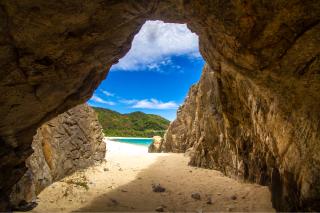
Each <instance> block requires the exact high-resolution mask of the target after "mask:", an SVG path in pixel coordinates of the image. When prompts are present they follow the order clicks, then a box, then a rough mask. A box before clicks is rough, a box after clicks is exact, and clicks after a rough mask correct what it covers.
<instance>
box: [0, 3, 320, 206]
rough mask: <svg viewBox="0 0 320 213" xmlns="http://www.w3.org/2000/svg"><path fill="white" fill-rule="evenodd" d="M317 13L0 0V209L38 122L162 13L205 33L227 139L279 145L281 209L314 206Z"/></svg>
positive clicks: (70, 100)
mask: <svg viewBox="0 0 320 213" xmlns="http://www.w3.org/2000/svg"><path fill="white" fill-rule="evenodd" d="M319 14H320V2H319V1H316V0H306V1H299V0H292V1H283V0H275V1H259V0H236V1H233V0H214V1H206V0H181V1H175V0H163V1H158V0H155V1H148V0H142V1H126V0H119V1H102V0H92V1H70V0H60V1H54V0H48V1H40V0H28V1H21V0H0V20H1V21H0V59H1V60H0V65H1V70H0V117H1V118H2V119H1V120H0V147H1V150H0V162H1V163H0V174H1V175H0V209H8V205H7V204H8V195H9V194H10V191H11V188H12V186H13V185H14V184H15V183H16V182H17V181H18V180H19V179H20V178H21V176H22V175H23V174H24V173H25V171H26V168H25V162H24V161H25V160H26V159H27V157H28V156H29V155H30V154H31V152H32V149H31V142H32V137H33V135H34V134H35V133H36V130H37V128H38V127H39V126H40V125H41V124H43V123H44V122H45V121H48V120H49V119H51V118H53V117H55V116H57V115H58V114H60V113H62V112H64V111H66V110H68V109H70V108H71V107H73V106H75V105H77V104H79V103H84V102H85V101H86V100H88V99H89V98H90V96H91V95H92V93H93V91H94V89H95V88H96V87H97V86H98V84H99V83H100V82H101V81H102V80H103V79H104V78H105V77H106V75H107V73H108V70H109V68H110V67H111V65H112V64H114V63H116V62H117V61H118V60H119V59H120V58H121V57H122V56H124V54H125V53H126V52H127V51H128V50H129V48H130V44H131V42H132V39H133V36H134V35H135V34H136V33H137V32H138V31H139V29H140V27H141V26H142V24H143V23H144V22H145V21H146V20H147V19H161V20H164V21H168V22H176V23H187V25H188V27H189V28H190V29H191V30H192V31H194V32H196V33H197V34H198V35H199V38H200V51H201V53H202V56H203V57H204V59H205V60H206V62H207V63H208V65H209V66H210V67H211V69H213V70H214V72H215V75H216V76H217V77H216V81H217V85H216V87H217V88H218V89H219V93H218V94H219V95H220V96H219V98H218V101H219V100H220V101H221V103H222V104H223V106H224V108H223V110H224V114H223V115H226V116H227V118H222V119H223V121H225V119H227V120H228V122H227V123H225V122H223V125H224V129H225V130H228V132H227V133H224V135H222V136H226V135H228V137H229V136H230V138H229V139H228V140H226V139H224V138H223V139H224V141H225V142H226V143H227V142H228V143H234V144H238V142H237V141H249V142H248V144H249V145H248V148H245V149H251V145H250V144H252V146H253V144H254V146H255V150H256V151H257V152H259V153H261V156H262V155H264V154H265V153H268V152H267V151H266V150H267V149H268V148H267V147H272V150H271V151H270V152H271V153H276V156H278V157H279V156H280V158H279V159H280V161H281V162H276V161H275V163H274V164H275V165H286V166H285V167H284V168H290V169H289V170H285V169H284V168H280V167H279V168H280V169H278V170H276V169H273V172H272V174H273V175H271V182H273V183H274V184H275V188H274V189H272V190H273V191H274V192H277V193H276V194H280V196H274V199H276V200H277V201H274V204H275V206H276V208H278V209H279V210H286V209H288V208H287V207H288V206H290V205H289V204H292V206H293V207H292V208H291V209H297V210H298V209H301V210H305V209H315V210H319V206H316V203H320V202H318V201H319V191H320V190H319V185H320V184H319V182H317V181H318V180H319V178H318V179H316V176H313V174H315V171H318V168H319V155H318V154H317V153H319V146H318V144H319V137H320V136H319V134H320V133H319V120H320V118H319V117H320V101H319V100H320V93H319V90H320V77H319V75H320V74H319V51H320V48H319V35H320V32H319V31H320V24H319V20H320V15H319ZM219 110H222V109H219ZM242 110H243V113H240V112H241V111H242ZM251 110H252V111H251ZM218 112H220V111H218ZM218 114H219V113H218ZM220 114H221V113H220ZM222 136H221V137H222ZM235 136H241V137H238V138H237V137H235ZM241 144H246V143H242V142H241ZM266 144H268V145H266ZM270 144H272V145H270ZM228 146H229V147H232V145H231V144H230V145H227V144H226V145H225V147H226V148H227V147H228ZM244 146H245V147H246V145H244ZM317 150H318V152H317ZM245 153H247V152H245ZM245 153H244V155H245ZM249 153H251V152H249ZM307 153H308V154H307ZM256 156H260V155H256ZM268 156H269V155H268ZM270 156H271V154H270ZM299 156H308V157H307V158H301V159H299ZM229 159H230V158H229ZM268 159H269V158H268ZM270 161H273V160H272V158H271V159H270ZM307 161H310V162H307ZM201 162H203V161H201ZM257 162H260V161H257ZM247 165H248V166H250V167H251V166H253V167H254V168H255V167H256V166H257V165H258V167H261V168H264V169H265V170H268V168H266V167H265V166H264V165H262V164H261V165H259V163H257V165H251V164H247ZM308 165H313V166H312V167H311V168H310V167H309V166H308ZM254 168H252V169H254ZM275 168H277V167H275ZM295 169H298V171H302V172H298V173H299V176H295V175H297V174H298V173H297V172H296V171H295ZM245 170H246V169H245ZM250 171H251V170H250ZM292 171H294V172H292ZM269 172H270V171H266V172H265V173H266V174H269ZM302 174H305V175H304V176H303V177H302V176H301V175H302ZM244 177H248V179H249V180H252V178H250V177H251V176H250V175H244ZM263 177H270V176H269V175H266V176H263ZM262 179H263V178H262ZM272 180H273V181H272ZM266 182H267V180H266ZM269 182H270V181H269ZM302 183H308V184H304V185H303V184H302ZM279 185H288V186H289V185H290V186H291V187H290V188H291V189H293V190H292V191H294V192H295V193H291V192H285V191H277V190H278V188H279V187H276V186H279ZM301 187H302V188H301ZM296 188H297V189H303V190H302V192H301V194H299V195H298V194H297V193H298V192H299V190H295V189H296ZM309 189H310V190H309ZM281 190H282V189H281ZM309 192H310V193H309ZM286 193H288V194H289V196H290V197H291V198H292V199H290V200H287V201H284V203H286V204H283V202H282V201H283V200H282V197H283V196H282V195H284V194H286ZM296 200H298V201H299V202H296ZM295 203H297V204H295ZM282 207H283V208H282ZM289 209H290V208H289Z"/></svg>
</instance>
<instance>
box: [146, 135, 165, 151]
mask: <svg viewBox="0 0 320 213" xmlns="http://www.w3.org/2000/svg"><path fill="white" fill-rule="evenodd" d="M152 139H153V142H152V143H151V144H150V145H149V147H148V152H161V146H162V141H163V139H162V137H161V136H153V137H152Z"/></svg>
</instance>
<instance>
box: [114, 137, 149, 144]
mask: <svg viewBox="0 0 320 213" xmlns="http://www.w3.org/2000/svg"><path fill="white" fill-rule="evenodd" d="M108 139H109V140H112V141H116V142H121V143H129V144H135V145H141V146H149V145H150V144H151V143H152V142H153V139H152V138H125V137H108Z"/></svg>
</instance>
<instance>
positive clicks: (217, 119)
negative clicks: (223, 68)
mask: <svg viewBox="0 0 320 213" xmlns="http://www.w3.org/2000/svg"><path fill="white" fill-rule="evenodd" d="M229 69H232V68H229ZM218 71H219V70H216V72H215V71H214V70H213V69H211V68H210V67H209V66H208V65H206V66H205V68H204V70H203V74H202V77H201V80H200V81H199V83H198V84H196V85H194V86H193V87H192V88H191V89H190V91H189V95H188V97H187V98H186V100H185V103H184V104H183V105H182V106H181V107H180V109H179V110H178V113H177V119H176V120H175V121H173V122H172V123H171V124H170V126H169V129H168V130H167V132H166V134H165V138H164V142H163V145H162V148H161V150H163V151H167V152H186V151H187V150H188V151H189V150H190V149H191V150H192V152H191V153H192V154H191V160H190V164H191V165H194V166H200V167H205V168H212V169H218V170H220V171H223V172H224V173H225V174H226V175H228V176H231V177H235V178H239V179H244V180H249V181H252V182H257V183H259V184H263V185H269V186H270V187H271V190H272V193H273V203H274V205H276V206H277V207H278V209H283V210H284V209H285V210H296V209H301V208H305V209H307V210H311V209H318V208H319V196H320V194H319V186H320V182H319V180H320V159H319V158H318V157H317V156H318V155H319V149H320V143H319V140H320V138H319V129H318V127H317V126H315V129H312V127H313V125H314V123H313V120H310V119H305V120H301V117H298V118H296V117H295V116H294V114H289V113H293V112H294V111H295V110H294V109H295V108H294V109H291V110H290V111H288V112H287V113H288V114H286V116H289V117H283V116H284V115H283V114H282V113H283V111H280V110H279V106H278V104H279V103H278V100H277V99H275V97H274V96H271V97H268V96H267V95H265V96H263V95H262V94H261V92H260V91H259V89H258V88H257V87H256V86H255V85H253V84H252V83H251V82H249V81H247V80H246V79H244V78H242V77H239V76H237V77H236V78H234V77H233V76H230V75H229V74H227V75H225V74H222V73H218ZM297 110H298V108H297ZM314 116H318V115H317V114H315V115H314ZM284 119H285V120H284ZM288 119H290V120H288ZM298 122H299V123H298ZM316 125H319V122H318V123H316ZM295 127H296V128H297V127H299V129H295ZM301 134H303V137H302V138H301ZM297 136H300V137H297ZM301 140H304V142H302V141H301Z"/></svg>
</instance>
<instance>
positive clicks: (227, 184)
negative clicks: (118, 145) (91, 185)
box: [76, 154, 274, 212]
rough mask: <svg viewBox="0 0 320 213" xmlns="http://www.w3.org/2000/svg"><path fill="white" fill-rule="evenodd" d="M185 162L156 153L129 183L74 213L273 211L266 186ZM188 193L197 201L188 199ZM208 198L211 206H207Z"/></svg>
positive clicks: (169, 155) (174, 155) (179, 156)
mask: <svg viewBox="0 0 320 213" xmlns="http://www.w3.org/2000/svg"><path fill="white" fill-rule="evenodd" d="M181 159H182V160H181ZM187 162H188V160H187V159H185V158H184V157H182V156H181V155H179V154H168V155H161V154H159V156H158V157H157V159H156V161H155V162H154V163H153V164H152V165H151V166H149V167H148V168H146V169H144V170H142V171H141V172H139V173H138V175H137V176H136V177H135V179H134V180H133V181H131V182H130V183H128V184H126V185H122V186H119V187H117V188H115V189H113V190H112V191H109V192H108V193H105V194H103V195H101V196H99V197H97V198H96V199H94V201H92V202H91V203H90V204H88V205H87V206H85V207H82V208H80V209H78V210H76V211H77V212H78V211H81V212H83V211H86V212H92V211H95V212H99V211H155V209H156V208H158V207H160V206H162V207H163V208H164V210H165V211H200V210H203V211H274V210H273V209H272V205H271V201H270V193H269V191H268V189H267V187H262V186H258V185H255V184H247V183H240V182H238V181H236V180H233V179H230V178H227V177H225V176H223V175H222V174H221V173H220V172H218V171H215V170H208V169H201V168H195V167H190V166H186V164H187ZM125 170H126V169H124V170H123V171H122V172H123V175H126V171H125ZM119 172H121V171H119ZM152 184H161V186H163V187H165V189H166V191H165V192H163V193H156V192H153V190H152ZM192 193H199V194H200V196H201V199H200V200H196V199H194V198H192V197H191V194H192ZM209 198H210V199H211V200H212V204H208V203H207V202H208V199H209Z"/></svg>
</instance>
